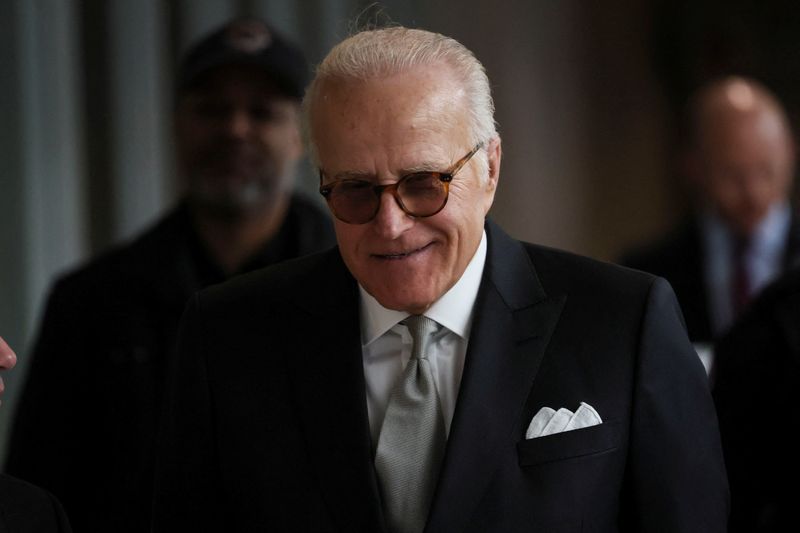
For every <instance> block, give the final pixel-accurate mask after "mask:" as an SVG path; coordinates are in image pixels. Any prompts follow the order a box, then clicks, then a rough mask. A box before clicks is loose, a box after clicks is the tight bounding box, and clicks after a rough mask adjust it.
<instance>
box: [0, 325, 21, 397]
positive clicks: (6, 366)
mask: <svg viewBox="0 0 800 533" xmlns="http://www.w3.org/2000/svg"><path fill="white" fill-rule="evenodd" d="M16 364H17V356H16V355H15V354H14V352H13V351H12V350H11V348H10V347H9V346H8V344H6V341H4V340H3V337H0V371H5V370H11V369H12V368H14V365H16ZM4 390H5V385H4V384H3V377H2V376H0V396H2V395H3V391H4Z"/></svg>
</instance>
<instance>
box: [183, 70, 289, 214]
mask: <svg viewBox="0 0 800 533" xmlns="http://www.w3.org/2000/svg"><path fill="white" fill-rule="evenodd" d="M175 122H176V128H175V129H176V142H177V150H178V163H179V166H180V168H181V173H182V175H183V177H184V179H185V181H186V186H187V188H188V192H189V197H190V199H191V200H192V201H194V202H196V203H197V204H199V205H200V206H202V207H206V208H211V209H214V210H218V211H222V212H232V213H238V212H242V211H247V210H251V209H254V208H256V209H257V208H260V207H263V206H264V205H269V203H270V202H275V201H276V200H277V199H278V198H279V197H280V196H281V195H282V194H284V193H286V192H288V191H289V190H290V187H291V182H292V177H293V171H294V166H295V164H296V162H297V160H298V158H299V157H300V155H301V154H302V146H301V142H300V135H299V129H298V104H297V102H296V101H294V100H292V99H290V98H286V97H284V96H282V95H280V94H279V93H278V92H277V91H276V89H275V87H274V85H273V84H272V82H271V81H270V79H269V78H268V77H267V75H266V74H265V73H264V72H263V71H261V70H259V69H258V68H255V67H252V66H250V67H248V66H236V65H232V66H225V67H221V68H217V69H214V70H212V71H211V72H209V73H207V74H205V75H204V76H203V78H202V79H201V80H200V82H199V83H198V84H196V85H195V86H194V87H192V88H191V89H189V90H188V91H187V92H186V93H185V94H184V95H182V96H181V97H180V100H179V102H178V108H177V111H176V117H175Z"/></svg>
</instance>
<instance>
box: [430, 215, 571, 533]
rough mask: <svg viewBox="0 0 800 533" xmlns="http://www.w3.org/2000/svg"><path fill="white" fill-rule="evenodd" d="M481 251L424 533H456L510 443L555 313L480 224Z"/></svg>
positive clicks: (492, 229) (556, 304) (499, 236)
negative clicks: (483, 257) (485, 247)
mask: <svg viewBox="0 0 800 533" xmlns="http://www.w3.org/2000/svg"><path fill="white" fill-rule="evenodd" d="M487 235H488V239H489V251H488V255H487V262H486V267H485V269H484V275H483V280H482V282H481V288H480V291H479V294H478V300H477V302H476V308H475V315H474V320H473V326H472V331H471V334H470V340H469V347H468V350H467V356H466V362H465V366H464V374H463V377H462V379H461V387H460V391H459V395H458V402H457V404H456V411H455V414H454V416H453V423H452V426H451V432H450V436H449V438H448V442H447V452H446V455H445V460H444V464H443V466H442V473H441V475H440V477H439V485H438V487H437V491H436V496H435V498H434V503H433V507H432V509H431V514H430V517H429V520H428V526H427V528H426V530H427V531H462V530H464V529H466V526H467V524H468V521H469V520H470V513H468V512H464V511H465V510H468V509H475V508H476V507H477V505H478V503H479V502H480V498H481V496H482V494H483V493H484V491H485V490H486V486H487V484H488V482H489V479H490V478H491V475H492V473H493V471H494V470H495V468H496V467H497V465H498V461H499V460H500V459H499V458H500V457H501V456H502V455H503V454H507V453H508V452H507V450H505V449H503V446H506V445H507V444H508V442H509V441H510V439H511V442H514V440H515V439H516V437H515V433H516V432H517V431H518V423H519V419H520V417H521V410H522V409H523V407H524V405H525V401H526V399H527V397H528V395H529V394H530V391H531V388H532V384H533V382H534V379H535V377H536V374H537V371H538V369H539V365H540V363H541V360H542V357H543V355H544V352H545V349H546V348H547V345H548V342H549V340H550V335H551V333H552V331H553V329H554V328H555V325H556V323H557V322H558V318H559V316H560V314H561V309H562V308H563V305H564V301H565V300H566V297H565V296H555V297H548V295H546V294H545V292H544V289H543V288H542V286H541V283H540V282H539V280H538V277H537V275H536V272H535V270H534V268H533V265H532V264H531V262H530V259H529V258H528V255H527V253H526V252H525V250H524V249H523V247H522V245H521V244H520V243H518V242H517V241H514V240H513V239H511V238H510V237H508V236H507V235H505V234H504V233H503V232H502V231H501V230H500V229H499V228H498V227H497V226H495V225H494V224H492V223H491V222H489V223H487Z"/></svg>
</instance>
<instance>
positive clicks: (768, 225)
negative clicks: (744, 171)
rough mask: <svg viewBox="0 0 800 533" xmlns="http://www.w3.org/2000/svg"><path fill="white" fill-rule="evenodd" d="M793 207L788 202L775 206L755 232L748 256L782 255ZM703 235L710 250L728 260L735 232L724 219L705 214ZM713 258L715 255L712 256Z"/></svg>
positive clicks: (707, 212)
mask: <svg viewBox="0 0 800 533" xmlns="http://www.w3.org/2000/svg"><path fill="white" fill-rule="evenodd" d="M791 216H792V214H791V207H790V206H789V203H788V202H781V203H778V204H776V205H773V206H772V207H771V208H770V209H769V212H768V213H767V215H766V216H765V217H764V219H763V220H762V221H761V222H759V224H758V226H756V228H755V230H754V231H753V236H752V239H751V243H750V246H751V248H750V250H748V254H755V255H771V254H774V253H780V252H781V251H782V249H783V245H784V242H785V241H786V234H787V232H788V231H789V226H790V224H791ZM701 225H702V227H703V234H704V238H705V240H706V243H707V244H708V246H709V248H711V249H712V250H716V251H718V252H720V253H719V255H720V256H721V257H724V258H727V257H728V255H729V253H730V250H731V249H732V246H733V244H732V243H733V232H731V231H730V229H728V227H727V226H726V224H725V223H724V222H723V221H722V219H721V218H720V217H719V216H718V215H717V214H716V213H713V212H711V211H706V212H705V213H703V215H702V218H701ZM711 256H712V257H713V256H714V254H711Z"/></svg>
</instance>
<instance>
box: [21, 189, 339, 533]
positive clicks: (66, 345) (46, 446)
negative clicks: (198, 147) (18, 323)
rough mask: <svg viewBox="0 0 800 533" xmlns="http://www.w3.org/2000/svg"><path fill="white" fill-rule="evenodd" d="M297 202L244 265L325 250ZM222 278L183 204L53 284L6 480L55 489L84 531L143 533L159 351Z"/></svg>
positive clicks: (320, 231)
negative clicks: (195, 301) (193, 299)
mask: <svg viewBox="0 0 800 533" xmlns="http://www.w3.org/2000/svg"><path fill="white" fill-rule="evenodd" d="M333 243H334V237H333V229H332V226H331V223H330V217H329V216H328V214H327V213H325V212H323V211H322V210H321V209H318V208H317V207H316V206H313V205H312V204H311V203H310V202H309V201H308V200H305V199H303V198H301V197H295V198H294V199H293V200H292V203H291V206H290V208H289V212H288V214H287V217H286V220H285V222H284V224H283V226H282V228H281V230H280V231H279V233H278V234H277V235H276V237H275V238H274V239H273V240H271V241H270V242H269V243H266V244H265V245H264V247H263V248H262V249H261V250H260V251H259V252H258V253H257V254H256V255H255V257H253V258H252V259H251V262H250V264H248V265H245V268H246V269H248V268H249V269H252V268H256V267H263V266H265V265H268V264H271V263H274V262H277V261H281V260H284V259H288V258H292V257H296V256H298V255H302V254H307V253H311V252H313V251H319V250H321V249H324V248H326V247H328V246H331V245H333ZM224 279H225V275H224V273H223V272H222V271H221V270H220V269H219V268H218V267H217V266H216V265H215V264H213V262H212V261H211V259H210V258H209V256H208V254H207V253H206V251H205V249H204V248H203V247H202V245H201V244H200V240H199V238H198V237H197V235H196V233H195V232H194V229H193V226H192V224H191V219H190V215H189V211H188V208H187V206H186V205H181V206H179V207H178V208H177V209H175V210H173V211H172V212H171V213H169V214H168V215H167V216H166V217H164V218H163V219H162V220H161V221H159V222H158V223H157V224H156V225H155V226H154V227H153V228H151V229H150V230H148V231H147V232H145V233H144V234H143V235H142V236H140V237H139V238H137V239H136V240H134V241H133V242H132V243H130V244H126V245H124V246H121V247H119V248H116V249H114V250H113V251H111V252H109V253H106V254H104V255H103V256H101V257H100V258H97V259H95V260H93V261H91V262H90V263H89V264H88V265H86V266H85V267H83V268H80V269H79V270H77V271H76V272H72V273H70V274H68V275H67V276H64V277H63V278H61V279H60V280H59V281H58V282H57V283H56V284H55V286H54V288H53V290H52V292H51V294H50V298H49V300H48V303H47V308H46V312H45V315H44V319H43V321H42V326H41V330H40V332H39V337H38V339H37V342H36V345H35V350H34V351H33V354H32V355H33V360H32V362H31V367H30V370H29V373H28V379H27V384H26V386H25V389H24V390H23V393H22V397H21V401H20V406H19V408H18V410H17V413H16V418H15V422H14V426H13V431H12V434H11V440H10V443H9V444H10V446H9V453H8V458H7V462H6V470H7V471H8V473H10V474H12V475H15V476H17V477H20V478H22V479H26V480H30V481H31V482H33V483H35V484H37V485H39V486H41V487H43V488H45V489H47V490H49V491H51V492H52V493H53V494H55V495H56V496H57V497H58V498H59V500H61V502H63V504H64V507H65V508H66V510H67V513H68V514H69V516H70V520H71V522H72V525H73V527H74V528H75V530H76V531H80V532H82V533H83V532H86V533H90V532H95V531H96V532H99V533H106V532H114V533H123V532H132V533H138V532H146V531H148V530H149V525H150V509H151V507H152V486H153V461H154V449H155V435H156V428H157V420H158V414H159V409H160V407H161V401H162V396H163V380H164V375H165V373H166V370H165V367H166V364H167V353H168V352H169V351H170V350H171V348H172V343H173V342H174V339H175V335H176V333H177V329H178V323H179V321H180V317H181V313H182V312H183V309H184V307H185V305H186V301H187V300H188V299H189V297H190V296H191V295H192V294H193V293H194V292H195V291H196V290H199V289H201V288H203V287H206V286H208V285H210V284H212V283H219V282H221V281H223V280H224Z"/></svg>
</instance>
